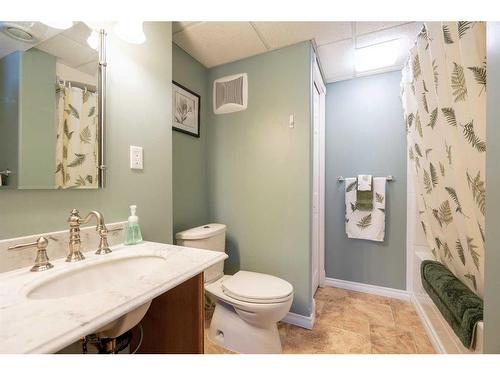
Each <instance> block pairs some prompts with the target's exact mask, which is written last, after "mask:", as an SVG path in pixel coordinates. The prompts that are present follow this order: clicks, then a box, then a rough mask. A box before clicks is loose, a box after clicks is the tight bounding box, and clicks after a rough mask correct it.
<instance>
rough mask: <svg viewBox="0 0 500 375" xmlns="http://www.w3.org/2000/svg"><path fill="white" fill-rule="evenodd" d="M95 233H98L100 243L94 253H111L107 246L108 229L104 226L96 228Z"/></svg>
mask: <svg viewBox="0 0 500 375" xmlns="http://www.w3.org/2000/svg"><path fill="white" fill-rule="evenodd" d="M97 232H98V233H99V237H100V241H99V247H98V248H97V251H96V252H95V253H96V254H97V255H101V254H109V253H110V252H111V249H110V248H109V245H108V229H107V228H106V226H105V225H103V226H102V227H101V228H99V226H98V229H97Z"/></svg>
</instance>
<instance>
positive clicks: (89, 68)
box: [76, 60, 98, 76]
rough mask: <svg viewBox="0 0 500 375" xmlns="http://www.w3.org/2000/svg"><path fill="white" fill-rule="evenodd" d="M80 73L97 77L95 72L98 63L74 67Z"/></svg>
mask: <svg viewBox="0 0 500 375" xmlns="http://www.w3.org/2000/svg"><path fill="white" fill-rule="evenodd" d="M76 69H78V70H79V71H81V72H84V73H87V74H90V75H91V76H96V75H97V70H98V61H97V60H96V61H91V62H89V63H87V64H83V65H80V66H78V67H76Z"/></svg>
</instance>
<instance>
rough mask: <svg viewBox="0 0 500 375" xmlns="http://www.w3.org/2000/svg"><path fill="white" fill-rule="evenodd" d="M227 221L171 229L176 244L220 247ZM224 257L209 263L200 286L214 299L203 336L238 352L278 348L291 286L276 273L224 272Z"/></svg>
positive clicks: (206, 247)
mask: <svg viewBox="0 0 500 375" xmlns="http://www.w3.org/2000/svg"><path fill="white" fill-rule="evenodd" d="M225 238H226V226H225V225H224V224H207V225H203V226H201V227H197V228H192V229H188V230H186V231H183V232H179V233H177V234H176V239H177V245H179V246H187V247H195V248H199V249H207V250H214V251H225ZM223 269H224V262H220V263H218V264H215V265H213V266H211V267H210V268H208V269H207V270H206V271H205V273H204V277H205V291H206V292H208V294H209V296H211V297H212V298H213V299H214V300H215V303H216V306H215V311H214V315H213V317H212V321H211V323H210V329H209V332H208V338H209V340H211V341H212V342H214V343H216V344H218V345H220V346H222V347H224V348H227V349H229V350H231V351H234V352H237V353H281V341H280V336H279V333H278V327H277V322H279V321H280V320H281V319H283V318H284V317H285V315H286V314H287V313H288V311H289V310H290V306H291V305H292V301H293V286H292V285H291V284H290V283H289V282H287V281H285V280H283V279H280V278H278V277H275V276H271V275H266V274H263V273H257V272H248V271H239V272H236V273H235V274H234V275H232V276H230V275H224V273H223Z"/></svg>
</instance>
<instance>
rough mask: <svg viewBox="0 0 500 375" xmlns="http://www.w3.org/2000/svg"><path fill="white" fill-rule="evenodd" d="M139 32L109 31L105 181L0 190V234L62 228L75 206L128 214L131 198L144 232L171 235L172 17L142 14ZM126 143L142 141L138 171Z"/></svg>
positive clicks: (114, 215)
mask: <svg viewBox="0 0 500 375" xmlns="http://www.w3.org/2000/svg"><path fill="white" fill-rule="evenodd" d="M144 32H145V34H146V37H147V41H146V42H145V43H144V44H141V45H134V44H129V43H125V42H123V41H121V40H120V39H119V38H117V37H116V36H114V34H113V33H110V34H109V37H108V41H109V43H108V72H109V74H108V97H107V142H106V148H107V150H106V158H107V165H108V167H109V169H108V171H107V186H106V188H104V189H102V190H91V191H77V190H72V191H57V190H53V191H43V190H36V191H26V190H25V191H20V190H17V191H14V190H5V191H0V239H4V238H10V237H15V236H22V235H27V234H33V233H41V232H47V231H54V230H63V229H66V228H67V223H66V220H67V217H68V215H69V212H70V210H71V209H72V208H73V207H76V208H78V209H79V210H80V211H82V212H83V213H85V212H87V211H89V210H92V209H97V210H100V211H101V212H102V213H103V215H104V218H105V219H106V222H108V223H109V222H113V221H119V220H126V219H127V216H128V211H129V210H128V205H129V204H132V203H135V204H137V205H138V215H139V218H140V221H141V227H142V231H143V235H144V237H145V238H146V239H148V240H152V241H159V242H171V240H172V172H171V165H172V160H171V157H172V148H171V139H172V138H171V137H172V131H171V126H170V125H171V104H170V103H171V102H172V94H171V92H172V91H171V80H172V44H171V35H172V30H171V24H170V22H146V23H145V24H144ZM129 145H137V146H142V147H144V170H143V171H132V170H131V169H130V168H129ZM49 249H50V244H49Z"/></svg>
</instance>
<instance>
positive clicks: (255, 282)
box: [221, 271, 293, 303]
mask: <svg viewBox="0 0 500 375" xmlns="http://www.w3.org/2000/svg"><path fill="white" fill-rule="evenodd" d="M221 286H222V291H223V292H224V294H226V295H227V296H229V297H231V298H234V299H236V300H238V301H243V302H249V303H280V302H285V301H288V300H289V299H290V296H291V295H292V294H293V286H292V285H291V284H290V283H289V282H288V281H285V280H283V279H280V278H279V277H276V276H271V275H266V274H263V273H257V272H249V271H238V272H236V273H235V274H234V275H233V276H231V277H228V278H226V279H224V280H223V281H222V282H221Z"/></svg>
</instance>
